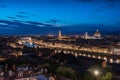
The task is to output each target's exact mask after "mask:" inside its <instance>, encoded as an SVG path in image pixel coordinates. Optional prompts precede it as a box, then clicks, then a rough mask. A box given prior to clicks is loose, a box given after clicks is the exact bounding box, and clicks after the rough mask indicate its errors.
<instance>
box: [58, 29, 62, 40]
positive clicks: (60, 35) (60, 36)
mask: <svg viewBox="0 0 120 80" xmlns="http://www.w3.org/2000/svg"><path fill="white" fill-rule="evenodd" d="M61 38H62V32H61V31H60V30H59V32H58V39H61Z"/></svg>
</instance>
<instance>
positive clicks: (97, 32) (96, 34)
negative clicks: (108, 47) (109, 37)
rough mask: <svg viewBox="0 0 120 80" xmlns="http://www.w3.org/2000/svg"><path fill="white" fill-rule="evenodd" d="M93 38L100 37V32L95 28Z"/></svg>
mask: <svg viewBox="0 0 120 80" xmlns="http://www.w3.org/2000/svg"><path fill="white" fill-rule="evenodd" d="M94 39H101V33H100V32H99V30H98V29H97V30H96V32H95V33H94Z"/></svg>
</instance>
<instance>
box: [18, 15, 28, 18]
mask: <svg viewBox="0 0 120 80" xmlns="http://www.w3.org/2000/svg"><path fill="white" fill-rule="evenodd" d="M16 17H19V18H29V17H28V16H24V15H16Z"/></svg>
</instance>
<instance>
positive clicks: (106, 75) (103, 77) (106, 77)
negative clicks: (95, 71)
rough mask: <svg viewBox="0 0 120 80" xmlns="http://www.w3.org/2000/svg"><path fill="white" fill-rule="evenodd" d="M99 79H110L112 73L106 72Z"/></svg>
mask: <svg viewBox="0 0 120 80" xmlns="http://www.w3.org/2000/svg"><path fill="white" fill-rule="evenodd" d="M101 80H112V73H110V72H107V73H106V74H105V75H104V76H102V77H101Z"/></svg>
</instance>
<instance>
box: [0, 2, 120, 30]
mask: <svg viewBox="0 0 120 80" xmlns="http://www.w3.org/2000/svg"><path fill="white" fill-rule="evenodd" d="M0 20H2V21H0V25H2V26H7V27H8V26H11V24H9V21H15V20H16V21H21V22H22V23H24V24H29V23H27V22H26V21H32V22H39V23H43V24H50V25H54V26H61V27H62V26H72V27H73V25H87V27H89V28H91V25H102V26H101V27H102V28H104V29H105V28H106V27H107V28H108V27H111V26H113V27H114V28H117V30H118V29H120V28H119V26H120V0H0ZM5 21H7V22H5ZM13 23H15V22H13ZM13 23H12V26H13ZM16 25H17V26H19V24H15V25H14V26H16ZM36 25H37V27H38V26H39V27H44V25H40V24H39V25H38V24H36ZM36 25H35V26H34V29H36V28H37V27H36ZM103 25H104V26H103ZM74 27H76V28H77V27H78V28H79V29H80V26H74ZM0 28H1V27H0ZM8 28H9V29H8ZM8 28H7V30H10V29H13V27H12V28H11V27H8ZM1 29H4V28H1ZM71 29H72V28H71ZM4 30H6V29H4ZM73 30H74V28H73Z"/></svg>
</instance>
